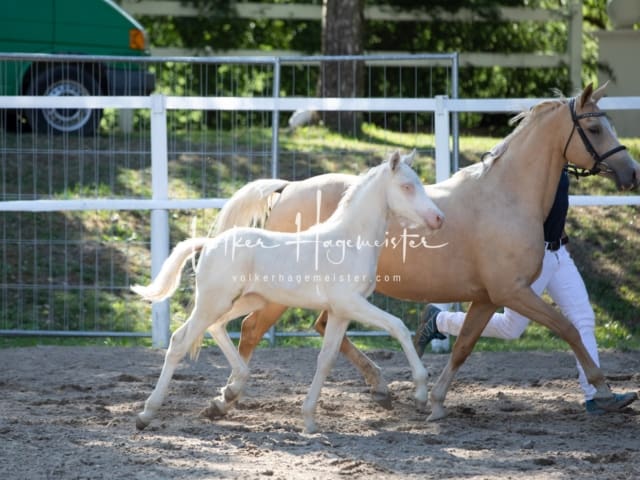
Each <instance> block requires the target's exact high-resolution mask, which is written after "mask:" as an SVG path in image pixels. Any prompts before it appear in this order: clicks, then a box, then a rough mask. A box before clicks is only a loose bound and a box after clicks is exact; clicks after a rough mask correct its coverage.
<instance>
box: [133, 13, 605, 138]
mask: <svg viewBox="0 0 640 480" xmlns="http://www.w3.org/2000/svg"><path fill="white" fill-rule="evenodd" d="M571 1H573V0H500V1H492V0H425V1H419V0H392V1H387V0H369V1H368V2H367V4H368V5H389V6H391V7H392V8H396V9H398V10H400V11H401V10H407V9H410V10H422V11H425V12H428V13H430V14H431V15H432V16H434V17H435V18H436V19H437V18H438V17H439V16H441V15H443V14H445V13H455V12H457V11H458V10H460V9H461V8H464V9H467V10H472V11H473V12H474V14H475V15H476V18H478V19H479V20H478V21H472V22H469V21H438V20H436V21H432V22H428V23H425V22H424V21H414V22H411V21H401V22H392V21H374V20H370V21H367V23H366V33H365V35H366V38H365V39H364V42H363V44H364V48H365V51H367V52H369V53H375V52H377V51H401V52H415V53H425V52H428V53H449V52H455V51H457V52H500V53H540V54H549V53H554V52H565V51H566V49H567V44H568V34H569V32H568V27H569V26H568V22H566V21H564V20H562V18H559V20H558V21H550V22H533V21H527V22H512V21H507V20H503V19H501V16H500V7H535V8H540V7H541V8H546V9H550V10H559V11H561V12H567V11H568V8H569V5H570V2H571ZM185 3H189V4H191V5H193V6H195V7H197V8H199V9H200V10H201V11H202V14H201V15H199V16H198V17H195V18H194V17H175V18H159V17H143V18H141V21H142V23H143V24H144V25H145V27H146V28H147V30H148V31H149V33H150V38H151V42H152V44H153V45H154V46H173V47H187V48H192V49H194V51H204V52H213V53H215V52H224V51H226V50H231V49H251V50H259V51H262V52H264V53H265V54H268V53H269V52H271V51H274V50H289V51H299V52H302V53H305V54H318V53H320V51H321V22H320V21H319V19H318V20H281V19H277V20H274V19H267V18H265V19H243V18H237V16H234V11H235V10H234V3H233V2H231V1H230V0H190V1H186V2H185ZM261 3H269V4H272V3H291V2H285V1H284V0H276V1H273V0H263V1H262V2H261ZM295 3H300V4H314V5H317V4H318V3H317V1H315V0H306V1H304V0H302V1H298V2H295ZM605 6H606V0H584V1H583V7H582V9H583V17H584V25H583V27H584V28H583V71H582V78H583V81H584V83H585V84H586V83H587V82H589V81H594V80H596V77H597V72H598V68H599V65H598V58H597V44H596V41H595V39H594V38H593V37H592V36H591V35H590V32H591V31H593V30H594V29H602V28H606V27H607V26H608V19H607V16H606V11H605ZM229 68H236V67H229ZM161 76H162V75H161ZM174 78H175V77H174ZM250 78H252V79H255V78H256V77H255V75H251V76H250ZM262 81H268V78H267V77H264V78H263V79H262ZM310 81H311V83H312V84H313V85H315V84H316V82H317V78H312V79H310ZM420 81H421V82H432V83H433V84H434V85H435V86H436V89H437V90H438V93H444V92H446V91H447V90H446V88H445V85H444V84H443V81H444V80H443V79H438V78H435V79H426V78H421V79H420ZM247 82H248V83H250V82H249V80H247ZM282 82H283V90H284V91H287V92H291V91H293V90H294V87H293V86H292V85H291V84H290V79H288V77H286V76H283V78H282ZM383 84H384V82H381V81H380V79H379V78H373V79H372V81H371V84H370V86H369V87H366V88H365V91H367V92H371V93H370V94H372V95H376V94H379V93H380V92H375V91H373V90H371V88H374V89H375V88H376V85H383ZM388 84H390V85H394V82H393V81H391V82H389V83H388ZM191 86H193V87H196V86H197V83H193V84H191ZM228 86H229V84H226V83H224V82H221V83H220V82H218V84H217V85H216V86H215V88H214V87H213V86H212V85H210V86H209V88H207V89H206V91H205V90H200V92H202V93H200V94H203V95H223V94H225V92H226V91H227V90H228ZM236 88H238V85H237V84H236ZM260 89H261V87H260V86H251V85H250V84H247V85H245V86H244V87H240V88H239V89H238V90H237V91H236V92H235V94H237V95H251V93H252V92H256V91H258V90H260ZM553 89H560V90H561V91H563V92H565V93H567V94H572V93H573V92H572V91H570V90H571V86H570V79H569V69H568V67H567V66H566V65H562V64H560V65H558V66H557V67H555V68H505V67H498V66H495V67H476V68H467V67H464V66H463V68H461V70H460V79H459V95H460V97H467V98H510V97H511V98H517V97H546V96H549V95H550V94H551V92H552V90H553ZM408 91H409V92H410V91H411V89H410V88H409V89H408ZM420 91H425V90H420ZM307 94H308V92H307ZM386 95H388V96H393V95H394V94H393V92H386ZM505 118H506V117H505V116H502V115H479V114H473V115H469V114H467V115H462V116H461V122H462V126H463V127H465V128H473V129H476V130H477V131H483V132H489V133H491V134H498V135H501V136H502V135H504V134H505V132H506V129H505V128H504V125H505V124H506V122H505V121H504V120H505ZM372 120H373V121H374V122H375V121H376V119H375V118H373V119H372ZM209 125H210V126H212V127H214V125H213V124H211V123H209Z"/></svg>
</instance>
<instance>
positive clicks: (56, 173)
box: [0, 54, 457, 346]
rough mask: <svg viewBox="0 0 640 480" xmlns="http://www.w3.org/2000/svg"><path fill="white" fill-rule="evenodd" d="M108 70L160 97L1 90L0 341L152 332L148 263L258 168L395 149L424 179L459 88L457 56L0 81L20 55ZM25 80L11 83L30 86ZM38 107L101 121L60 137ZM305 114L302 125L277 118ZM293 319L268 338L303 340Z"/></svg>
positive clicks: (154, 66)
mask: <svg viewBox="0 0 640 480" xmlns="http://www.w3.org/2000/svg"><path fill="white" fill-rule="evenodd" d="M106 63H117V64H119V65H125V68H128V69H129V72H130V75H131V77H132V78H133V77H136V76H137V77H139V76H140V72H141V71H145V72H147V73H148V74H150V75H153V77H154V78H155V92H156V93H155V94H154V95H151V96H149V97H126V96H121V97H107V96H78V97H73V96H66V97H58V98H55V97H32V96H28V95H26V93H28V89H25V91H24V92H23V94H21V95H16V96H14V97H9V96H4V97H0V112H1V120H2V125H3V127H4V128H3V129H2V130H1V131H0V170H1V172H0V173H1V177H0V218H1V219H2V220H1V222H0V243H1V244H2V254H1V255H2V258H0V261H1V262H2V273H1V275H0V334H5V335H7V334H12V335H56V336H62V335H89V336H149V335H150V334H151V332H150V323H149V321H148V319H149V314H150V307H149V306H147V305H145V304H143V303H142V302H140V301H138V300H137V299H136V298H135V297H134V296H133V295H132V294H130V293H129V286H130V285H131V284H133V283H137V282H145V281H147V280H148V278H149V274H150V270H149V266H150V264H153V267H152V268H153V269H157V267H158V265H159V263H161V262H162V260H163V259H164V258H165V257H166V255H167V253H168V251H169V247H170V246H171V245H173V244H175V243H176V242H177V241H179V240H180V239H182V238H185V237H187V236H190V235H193V234H206V233H207V231H208V229H209V226H210V225H211V223H212V222H213V220H214V218H215V211H216V210H215V209H216V208H219V207H221V206H222V205H223V204H224V201H225V199H226V198H228V197H229V196H230V195H231V194H232V193H233V192H234V191H235V190H236V189H237V188H239V187H240V186H241V185H243V184H245V183H246V182H248V181H251V180H253V179H256V178H261V177H270V176H279V177H282V178H287V179H302V178H306V177H308V176H312V175H316V174H319V173H324V172H326V171H330V170H332V171H341V172H351V173H359V172H362V171H363V170H364V169H366V168H367V167H369V166H372V165H375V164H377V163H378V162H379V161H380V159H381V158H383V157H384V156H385V155H386V153H388V151H389V149H391V148H397V147H401V148H407V149H409V148H414V147H417V148H418V150H419V152H420V156H421V158H422V159H423V160H422V163H421V167H420V168H421V172H420V173H421V174H422V175H423V180H424V181H425V182H432V181H434V180H436V176H435V169H434V161H435V158H436V139H435V136H434V130H435V127H434V125H435V123H436V121H437V118H436V114H435V112H436V97H438V98H446V97H449V98H455V97H456V96H457V95H456V92H457V56H456V55H455V54H451V55H394V56H353V57H259V58H246V57H239V58H218V57H203V58H146V59H135V60H133V59H131V58H129V57H125V58H118V57H83V56H45V55H6V54H5V55H0V81H2V82H6V81H7V80H8V77H9V76H13V77H12V78H11V79H10V80H11V81H14V82H15V81H16V80H17V79H16V78H15V76H16V75H18V74H19V73H18V72H21V71H24V68H23V69H20V68H15V65H16V64H20V65H32V66H33V65H37V66H38V68H37V69H36V68H32V69H31V70H29V69H27V70H28V71H36V70H37V71H38V72H42V70H43V69H47V68H55V69H56V71H58V72H59V71H65V69H66V70H67V71H73V72H75V75H76V77H75V78H74V80H75V81H77V82H79V83H82V82H83V81H84V80H85V78H86V77H85V76H91V75H96V72H98V71H100V66H101V65H103V64H106ZM70 66H74V68H73V69H71V68H69V67H70ZM79 66H81V67H79ZM329 70H332V75H333V77H332V78H333V81H334V82H336V84H337V86H340V85H342V84H343V83H357V85H358V88H357V91H354V92H353V96H352V97H351V98H340V97H339V96H338V97H336V96H333V95H335V92H339V91H340V90H339V89H331V88H324V87H326V82H325V77H327V76H328V74H327V72H328V71H329ZM78 72H82V73H81V74H79V73H78ZM29 75H30V74H29V73H27V74H25V75H24V76H23V77H21V78H20V79H19V80H20V81H21V82H23V83H24V84H25V85H28V83H29V80H30V76H29ZM354 76H357V77H358V78H357V82H354V81H353V80H354ZM323 86H324V87H323ZM356 93H357V95H356ZM34 112H42V113H46V115H48V116H49V117H50V118H54V119H55V118H56V116H57V117H65V118H76V117H77V118H83V114H84V113H86V114H87V115H85V117H86V118H96V116H99V118H100V123H99V126H98V127H97V128H94V129H91V128H82V129H78V130H77V131H64V130H56V128H55V125H54V124H52V125H46V124H44V125H43V124H42V122H38V123H36V122H33V121H32V119H33V118H35V117H34ZM296 112H297V114H296V115H297V116H294V118H292V116H293V114H294V113H296ZM453 115H454V121H453V122H452V125H453V126H452V128H453V136H454V138H455V137H457V130H456V125H457V123H456V122H455V113H454V114H453ZM301 117H302V118H303V119H305V117H306V119H307V120H313V122H314V125H313V126H311V127H304V126H303V127H301V126H299V125H297V124H296V122H293V123H292V124H290V123H289V120H290V119H291V120H295V119H300V118H301ZM331 117H333V118H331ZM448 119H449V117H448V116H447V119H446V122H447V124H448ZM302 123H304V122H302ZM329 126H330V128H329ZM448 133H449V132H448V125H447V134H446V138H445V143H444V145H440V147H442V148H441V150H442V151H444V152H445V153H444V155H445V156H446V163H447V165H446V167H447V168H446V170H447V171H446V173H444V175H447V176H448V172H449V171H450V168H451V167H450V165H449V159H450V158H453V159H456V158H457V155H456V151H455V150H456V146H457V142H456V141H454V142H453V144H452V145H453V147H452V148H453V151H454V152H453V153H454V154H453V156H452V157H450V156H449V144H448V142H449V140H448V138H449V136H448ZM441 142H442V141H441ZM442 155H443V154H442V153H441V156H442ZM440 161H442V159H441V160H440ZM454 168H455V165H454ZM149 211H151V214H150V215H149V214H148V212H149ZM152 232H153V233H152ZM184 278H185V279H186V280H185V281H184V286H183V287H182V288H181V289H180V290H179V292H178V293H177V294H176V295H175V296H174V298H173V300H172V302H171V304H170V305H171V306H169V304H168V303H167V304H164V305H162V304H161V305H158V306H154V308H153V312H152V316H153V318H154V322H153V325H154V326H155V327H154V328H155V330H154V331H153V337H154V343H155V344H156V345H159V346H161V345H165V344H166V342H167V340H168V328H167V319H168V317H169V309H170V308H171V309H172V310H173V311H172V312H171V318H172V321H173V322H181V321H182V320H184V312H185V311H188V310H189V309H190V308H189V302H190V299H191V293H192V292H191V291H190V289H191V283H192V282H191V283H190V280H189V275H184ZM375 301H376V302H378V301H379V302H385V305H384V307H385V308H387V309H391V310H394V313H396V314H398V315H400V316H402V317H403V318H404V319H405V321H407V323H408V324H409V325H410V326H411V325H412V323H413V322H414V321H415V320H416V319H417V312H418V307H417V306H415V305H413V306H410V305H404V304H401V303H400V302H395V301H391V300H388V299H376V300H375ZM390 301H391V302H393V305H389V304H388V302H390ZM301 314H302V312H300V311H293V313H292V314H291V315H290V317H289V318H288V319H285V321H284V324H285V326H286V330H287V331H280V332H279V334H300V330H301V328H300V326H299V325H297V324H296V322H297V320H298V319H299V318H300V316H301ZM307 327H308V323H307V324H305V325H304V328H307ZM231 329H232V330H236V329H237V325H236V326H235V327H234V325H233V324H232V326H231ZM296 332H297V333H296Z"/></svg>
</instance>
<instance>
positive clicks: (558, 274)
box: [436, 245, 600, 400]
mask: <svg viewBox="0 0 640 480" xmlns="http://www.w3.org/2000/svg"><path fill="white" fill-rule="evenodd" d="M531 288H532V289H533V291H534V292H536V294H538V295H542V293H543V292H544V291H545V290H546V291H547V293H548V294H549V296H550V297H551V298H552V299H553V301H554V302H555V303H556V305H558V307H559V308H560V311H561V312H562V313H563V314H564V316H565V317H567V318H568V319H569V321H571V323H572V324H573V325H574V326H575V327H576V329H577V330H578V332H580V337H581V338H582V343H584V346H585V347H586V349H587V351H588V352H589V354H590V355H591V358H592V359H593V361H594V362H595V363H596V365H598V366H599V365H600V360H599V358H598V345H597V343H596V337H595V325H596V322H595V314H594V313H593V309H592V308H591V303H590V302H589V294H588V293H587V288H586V287H585V284H584V281H583V280H582V276H581V275H580V272H579V271H578V269H577V268H576V265H575V263H574V262H573V259H572V258H571V255H570V254H569V252H568V250H567V249H566V248H565V246H564V245H563V246H561V247H560V249H559V250H557V251H555V252H552V251H550V250H545V254H544V258H543V261H542V271H541V272H540V275H539V276H538V278H537V279H536V280H535V281H534V282H533V284H531ZM464 317H465V312H445V311H443V312H441V313H440V314H438V317H437V319H436V322H437V325H438V330H440V332H442V333H448V334H450V335H458V334H459V333H460V329H461V328H462V323H463V322H464ZM528 324H529V319H528V318H526V317H524V316H522V315H520V314H519V313H516V312H515V311H513V310H511V309H508V308H505V309H504V313H495V314H494V315H493V316H492V317H491V320H490V321H489V323H488V324H487V326H486V327H485V329H484V331H483V332H482V336H483V337H494V338H502V339H505V340H513V339H516V338H519V337H520V336H521V335H522V334H523V332H524V331H525V329H526V328H527V325H528ZM576 365H577V367H578V379H579V381H580V387H581V388H582V390H583V391H584V396H585V400H591V399H592V398H593V396H594V395H595V392H596V389H595V388H594V387H593V386H592V385H591V384H589V382H588V381H587V377H586V376H585V374H584V370H583V369H582V367H581V366H580V364H579V363H578V362H576Z"/></svg>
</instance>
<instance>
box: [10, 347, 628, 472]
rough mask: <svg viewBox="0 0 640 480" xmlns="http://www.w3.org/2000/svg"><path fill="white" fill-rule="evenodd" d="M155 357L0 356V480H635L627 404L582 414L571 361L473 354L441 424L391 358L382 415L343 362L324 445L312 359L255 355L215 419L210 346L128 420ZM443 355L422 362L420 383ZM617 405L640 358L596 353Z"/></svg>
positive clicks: (219, 362) (326, 409)
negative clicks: (308, 422)
mask: <svg viewBox="0 0 640 480" xmlns="http://www.w3.org/2000/svg"><path fill="white" fill-rule="evenodd" d="M163 354H164V353H163V352H162V351H158V350H152V349H144V348H107V347H101V348H90V347H82V348H76V347H34V348H20V349H3V350H0V365H2V366H3V368H2V371H1V372H0V445H1V448H0V478H2V479H6V480H9V479H11V480H13V479H28V480H36V479H92V480H93V479H128V480H133V479H154V480H155V479H190V480H194V479H223V478H230V479H243V480H244V479H271V478H273V479H304V480H308V479H322V480H331V479H347V478H349V479H377V478H380V479H391V480H396V479H397V480H400V479H402V480H405V479H418V478H420V479H423V478H438V479H449V478H465V479H480V478H482V479H507V478H526V479H545V480H548V479H576V478H579V479H581V480H585V479H599V480H602V479H616V480H622V479H632V478H633V479H637V478H640V402H638V403H637V404H634V405H632V406H631V407H630V408H628V409H627V410H626V411H625V412H624V413H621V414H613V415H605V416H597V417H594V416H587V415H586V414H585V413H584V408H583V406H582V403H581V402H582V397H581V394H580V391H579V388H578V384H577V380H576V378H575V375H576V370H575V363H574V360H573V357H572V356H571V355H570V354H569V353H474V354H473V355H472V356H471V357H470V359H469V360H468V361H467V363H466V364H465V365H464V367H463V368H462V370H461V371H460V373H459V375H458V377H457V380H456V381H455V382H454V384H453V387H452V389H451V391H450V392H449V396H448V398H447V406H448V408H449V417H447V418H446V419H444V420H441V421H439V422H437V423H427V422H426V421H425V420H426V417H427V414H428V412H419V411H416V409H415V406H414V402H413V383H412V382H411V376H410V372H409V366H408V363H407V361H406V359H405V357H404V355H403V354H402V353H398V352H390V351H375V352H371V356H372V358H374V360H375V361H376V362H377V363H378V364H379V365H380V367H382V369H383V372H384V374H385V376H386V379H387V381H388V382H389V385H390V388H391V390H392V392H393V396H394V409H393V410H384V409H383V408H381V407H379V406H378V405H376V404H375V403H373V402H372V401H371V399H370V397H369V394H368V390H367V388H366V386H365V385H364V383H363V381H362V379H361V378H360V376H359V374H358V373H357V371H356V370H355V369H354V368H353V367H351V366H350V365H349V364H347V362H346V361H345V360H343V359H342V358H341V359H340V360H339V361H338V363H337V364H336V366H335V367H334V369H333V372H332V374H331V376H330V378H329V380H328V382H327V383H326V384H325V387H324V389H323V391H322V395H321V400H320V404H319V407H318V411H317V420H318V426H319V428H320V430H321V433H319V434H315V435H307V434H304V433H302V418H301V414H300V408H301V405H302V401H303V399H304V396H305V395H306V392H307V388H308V386H309V384H310V383H311V379H312V376H313V372H314V370H315V360H316V355H317V350H315V349H311V348H303V349H285V348H276V349H261V350H258V351H257V352H256V354H255V356H254V358H253V360H252V363H251V366H252V377H251V379H250V381H249V384H248V389H247V392H246V395H245V396H244V397H243V399H242V400H241V401H240V402H239V403H238V405H237V408H236V409H235V410H233V411H232V412H231V413H230V414H229V415H228V416H227V417H226V418H224V419H222V420H219V421H216V422H212V421H210V420H208V419H205V418H203V417H201V416H200V415H199V412H200V410H201V409H203V408H205V407H206V406H207V405H208V403H209V400H210V399H211V398H212V397H213V396H215V395H217V394H218V389H219V388H220V387H221V386H223V385H224V383H225V382H226V378H227V375H228V373H229V368H228V364H227V362H226V360H225V358H224V357H223V355H222V354H221V353H220V351H219V350H218V349H217V348H213V347H212V348H206V349H204V350H203V351H202V353H201V355H200V358H199V359H198V360H197V361H196V362H186V361H185V362H183V364H182V365H181V367H180V368H179V370H178V371H177V372H176V375H175V377H174V380H173V382H172V384H171V389H170V394H169V396H168V398H167V401H166V402H165V405H164V407H163V408H162V409H161V411H160V413H159V416H158V418H157V419H156V420H155V421H154V422H153V423H152V424H151V425H150V426H149V427H148V428H147V429H146V430H144V431H143V432H138V431H136V429H135V415H136V414H137V413H138V412H139V411H140V410H141V409H142V405H143V402H144V400H145V399H146V397H147V396H148V395H149V394H150V393H151V390H152V387H153V385H154V384H155V382H156V380H157V378H158V374H159V373H160V369H161V366H162V361H163ZM447 358H448V355H429V354H428V355H425V357H424V361H425V364H426V365H427V366H428V367H429V370H430V373H431V378H430V382H433V381H434V380H435V378H436V376H437V375H438V374H439V373H440V371H441V369H442V367H443V366H444V363H445V362H446V360H447ZM601 361H602V366H603V369H604V371H605V373H606V374H607V377H608V381H609V382H610V384H611V387H612V389H613V390H614V391H637V390H638V384H639V383H640V352H631V353H616V352H610V353H608V352H605V353H603V354H602V358H601Z"/></svg>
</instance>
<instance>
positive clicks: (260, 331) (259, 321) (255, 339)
mask: <svg viewBox="0 0 640 480" xmlns="http://www.w3.org/2000/svg"><path fill="white" fill-rule="evenodd" d="M287 308H289V307H286V306H284V305H280V304H278V303H267V304H266V305H265V306H264V307H262V308H261V309H260V310H255V311H253V312H251V313H250V314H249V315H247V316H246V317H245V318H244V319H243V320H242V327H241V329H240V342H239V343H238V351H239V352H240V356H241V357H242V358H244V361H245V362H247V363H249V361H250V360H251V355H253V351H254V350H255V349H256V347H257V346H258V344H259V343H260V341H261V340H262V338H263V337H264V334H265V333H267V330H269V329H270V328H271V327H272V326H273V325H275V323H276V322H277V321H278V319H279V318H280V317H281V316H282V314H283V313H284V311H285V310H286V309H287Z"/></svg>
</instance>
